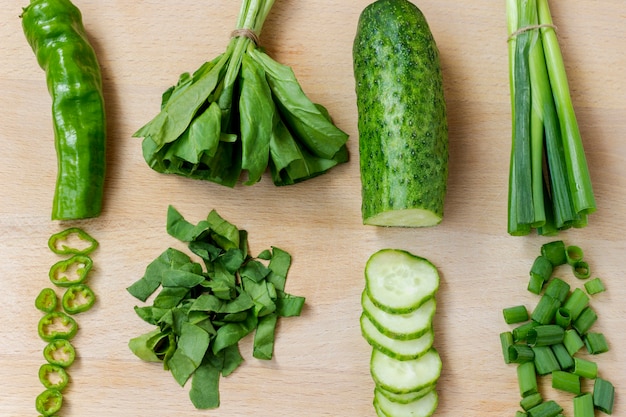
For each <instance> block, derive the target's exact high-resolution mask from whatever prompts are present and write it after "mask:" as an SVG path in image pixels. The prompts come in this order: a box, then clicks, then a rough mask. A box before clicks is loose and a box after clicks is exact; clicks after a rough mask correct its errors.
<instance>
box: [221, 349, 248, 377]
mask: <svg viewBox="0 0 626 417" xmlns="http://www.w3.org/2000/svg"><path fill="white" fill-rule="evenodd" d="M221 353H223V355H224V366H223V367H222V376H225V377H226V376H228V375H230V374H231V373H233V371H234V370H235V369H237V368H238V367H239V365H241V364H242V363H243V357H242V356H241V352H240V351H239V345H236V344H235V345H231V346H228V347H225V348H224V349H222V351H221Z"/></svg>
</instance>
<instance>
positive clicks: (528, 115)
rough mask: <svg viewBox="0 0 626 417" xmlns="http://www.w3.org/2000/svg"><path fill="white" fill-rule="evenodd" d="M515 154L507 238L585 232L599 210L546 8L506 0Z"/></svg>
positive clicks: (535, 1) (544, 1) (536, 2)
mask: <svg viewBox="0 0 626 417" xmlns="http://www.w3.org/2000/svg"><path fill="white" fill-rule="evenodd" d="M506 11H507V23H508V32H509V35H510V38H509V77H510V85H511V105H512V122H513V129H512V147H511V161H510V173H509V205H508V232H509V234H511V235H513V236H522V235H527V234H529V233H530V231H531V230H532V229H536V230H537V232H538V234H540V235H547V236H549V235H556V234H557V233H558V232H559V231H560V230H564V229H568V228H571V227H578V228H580V227H584V226H586V225H587V222H588V219H587V217H588V215H589V214H591V213H593V212H594V211H595V210H596V202H595V198H594V193H593V189H592V187H591V179H590V174H589V168H588V167H587V161H586V156H585V151H584V149H583V144H582V138H581V134H580V130H579V128H578V123H577V120H576V115H575V113H574V107H573V104H572V99H571V97H570V92H569V85H568V81H567V74H566V72H565V65H564V63H563V57H562V55H561V50H560V47H559V43H558V40H557V37H556V33H555V27H554V24H553V22H552V16H551V14H550V9H549V6H548V0H507V3H506Z"/></svg>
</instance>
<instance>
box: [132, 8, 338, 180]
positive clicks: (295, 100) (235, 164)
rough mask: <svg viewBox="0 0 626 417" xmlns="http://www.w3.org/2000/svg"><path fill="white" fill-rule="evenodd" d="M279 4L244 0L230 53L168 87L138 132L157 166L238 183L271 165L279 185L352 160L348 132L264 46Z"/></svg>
mask: <svg viewBox="0 0 626 417" xmlns="http://www.w3.org/2000/svg"><path fill="white" fill-rule="evenodd" d="M273 4H274V0H243V2H242V5H241V9H240V13H239V18H238V20H237V26H236V30H235V31H234V32H233V37H232V38H231V40H230V42H229V43H228V46H227V47H226V51H225V52H224V53H222V54H220V55H218V56H217V57H216V58H215V59H213V60H212V61H209V62H205V63H204V64H202V65H201V66H200V68H198V69H197V70H196V71H195V72H194V73H193V74H189V73H184V74H182V75H181V76H180V77H179V80H178V82H177V83H176V85H174V86H172V87H170V88H169V89H167V90H166V91H165V93H163V95H162V97H161V110H160V113H158V114H157V115H156V116H155V117H154V118H153V119H152V120H151V121H150V122H148V123H147V124H145V125H144V126H143V127H141V128H140V129H139V130H138V131H137V132H136V133H135V134H134V136H136V137H143V138H144V139H143V142H142V149H143V156H144V159H145V160H146V162H147V163H148V165H149V166H150V167H151V168H152V169H154V170H155V171H157V172H161V173H169V174H178V175H182V176H185V177H188V178H195V179H203V180H208V181H212V182H215V183H218V184H221V185H225V186H228V187H234V186H235V185H236V184H237V181H238V180H239V178H240V176H241V173H242V171H245V172H246V173H247V178H246V180H245V182H244V183H245V184H246V185H252V184H255V183H256V182H258V181H259V180H260V179H261V177H262V175H263V173H264V172H265V171H266V170H267V169H268V167H269V171H270V173H271V175H272V179H273V181H274V184H275V185H289V184H294V183H297V182H301V181H304V180H306V179H309V178H312V177H315V176H317V175H320V174H323V173H325V172H326V171H328V170H329V169H330V168H332V167H334V166H335V165H338V164H340V163H344V162H347V161H348V152H347V148H346V142H347V140H348V135H347V134H346V133H345V132H343V131H342V130H340V129H339V128H338V127H336V126H335V125H334V124H333V122H332V120H331V118H330V116H329V114H328V112H327V111H326V109H325V108H324V107H323V106H321V105H319V104H316V103H313V102H312V101H311V100H310V99H309V98H308V97H307V96H306V95H305V93H304V91H302V88H301V86H300V84H299V83H298V81H297V79H296V76H295V74H294V72H293V70H292V69H291V68H290V67H288V66H285V65H282V64H280V63H278V62H276V61H274V60H273V59H272V58H270V57H269V55H267V54H266V53H265V51H263V49H262V48H260V47H258V46H257V42H258V36H259V35H260V33H261V29H262V27H263V24H264V22H265V19H266V17H267V15H268V14H269V12H270V9H271V8H272V5H273Z"/></svg>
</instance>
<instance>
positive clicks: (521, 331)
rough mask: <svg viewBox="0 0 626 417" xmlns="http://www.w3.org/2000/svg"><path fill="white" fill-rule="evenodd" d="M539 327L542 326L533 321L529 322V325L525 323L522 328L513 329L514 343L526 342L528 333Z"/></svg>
mask: <svg viewBox="0 0 626 417" xmlns="http://www.w3.org/2000/svg"><path fill="white" fill-rule="evenodd" d="M539 325H540V324H539V323H537V322H536V321H534V320H532V321H529V322H528V323H524V324H522V325H520V326H517V327H516V328H514V329H513V341H514V342H522V341H524V340H526V337H527V336H528V332H529V331H530V329H532V328H533V327H536V326H539Z"/></svg>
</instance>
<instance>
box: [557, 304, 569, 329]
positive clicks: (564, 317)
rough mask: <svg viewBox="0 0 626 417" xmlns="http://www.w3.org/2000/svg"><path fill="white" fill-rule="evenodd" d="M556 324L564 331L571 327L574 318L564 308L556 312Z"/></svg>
mask: <svg viewBox="0 0 626 417" xmlns="http://www.w3.org/2000/svg"><path fill="white" fill-rule="evenodd" d="M555 321H556V324H558V325H559V326H561V327H562V328H564V329H567V328H568V327H569V325H570V324H571V323H572V318H571V317H570V315H569V311H567V310H566V309H564V308H559V309H558V310H557V311H556V318H555Z"/></svg>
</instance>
